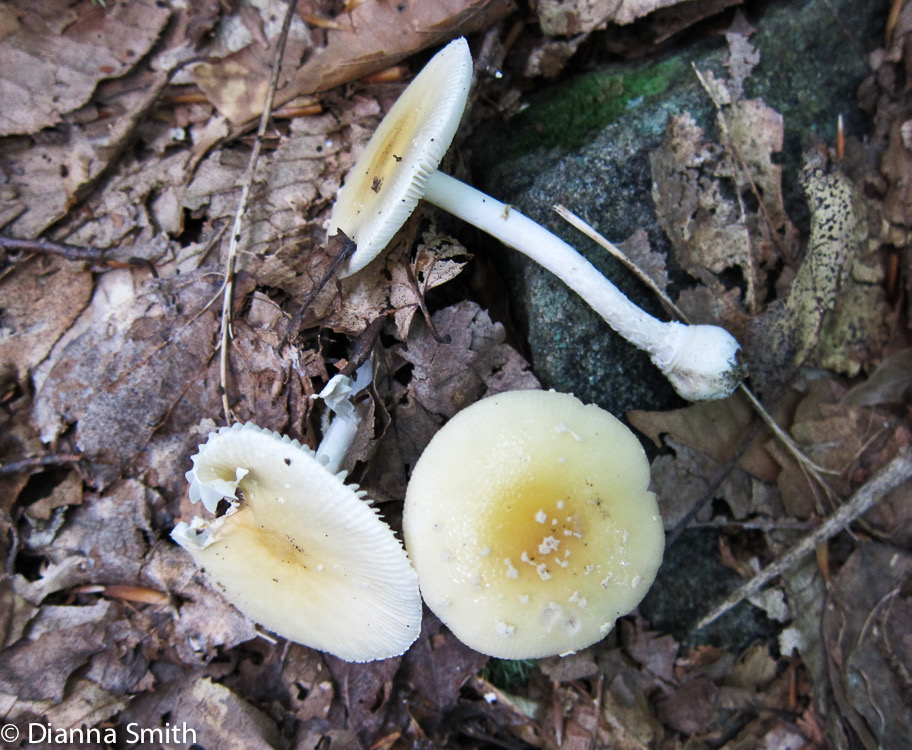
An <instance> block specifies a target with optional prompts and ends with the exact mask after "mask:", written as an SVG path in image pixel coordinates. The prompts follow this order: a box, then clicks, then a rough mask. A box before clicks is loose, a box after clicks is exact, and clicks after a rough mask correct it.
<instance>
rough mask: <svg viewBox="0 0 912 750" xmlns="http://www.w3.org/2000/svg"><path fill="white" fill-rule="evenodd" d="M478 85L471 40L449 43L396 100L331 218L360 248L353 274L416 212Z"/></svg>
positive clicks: (349, 269) (346, 271)
mask: <svg viewBox="0 0 912 750" xmlns="http://www.w3.org/2000/svg"><path fill="white" fill-rule="evenodd" d="M471 82H472V55H471V53H470V52H469V45H468V43H467V42H466V40H465V39H462V38H460V39H456V40H455V41H452V42H450V43H449V44H448V45H447V46H446V47H444V48H443V49H442V50H441V51H440V52H438V53H437V54H436V55H434V57H433V58H432V59H431V61H430V62H429V63H428V64H427V65H426V66H425V67H424V69H422V71H421V72H420V73H419V74H418V75H417V76H416V77H415V79H414V80H413V81H412V82H411V83H410V84H409V86H408V87H407V88H406V90H405V91H404V92H403V93H402V95H401V96H400V97H399V98H398V99H397V100H396V103H395V104H394V105H393V106H392V108H391V109H390V111H389V112H388V113H387V115H386V117H384V118H383V122H381V123H380V126H379V127H378V128H377V130H376V132H375V133H374V135H373V136H372V137H371V139H370V141H369V142H368V144H367V147H366V148H365V149H364V152H363V153H362V154H361V156H360V157H359V159H358V161H357V162H356V163H355V165H354V166H353V167H352V168H351V171H350V172H349V173H348V175H347V177H346V178H345V184H344V185H343V186H342V188H341V189H340V190H339V194H338V197H337V198H336V203H335V205H334V206H333V211H332V215H331V216H330V219H329V235H333V234H335V233H336V230H338V229H341V230H342V231H343V232H344V233H345V234H346V235H347V236H348V237H349V239H351V240H353V241H354V242H355V243H356V244H357V249H356V250H355V253H354V255H352V257H351V259H350V260H349V263H348V266H347V267H346V268H345V269H344V271H343V272H342V273H341V274H340V275H341V276H349V275H351V274H353V273H355V272H356V271H358V270H360V269H361V268H363V267H364V266H366V265H367V264H368V263H369V262H370V261H371V260H373V258H374V257H376V256H377V254H378V253H380V252H381V251H382V250H383V249H384V248H385V247H386V245H387V243H388V242H389V241H390V240H391V239H392V237H393V235H394V234H395V233H396V232H397V231H398V230H399V227H401V226H402V224H403V223H404V222H405V220H406V219H407V218H408V217H409V216H410V215H411V213H412V211H414V210H415V206H416V205H417V204H418V201H419V200H420V199H421V196H422V195H423V194H424V185H425V183H426V182H427V179H428V177H430V175H431V174H432V173H433V172H434V171H435V170H436V169H437V165H438V164H440V160H441V159H442V158H443V155H444V154H445V153H446V150H447V149H448V148H449V146H450V142H451V141H452V140H453V136H454V135H455V134H456V129H457V128H458V127H459V121H460V120H461V119H462V113H463V111H464V110H465V106H466V99H467V97H468V94H469V86H470V84H471Z"/></svg>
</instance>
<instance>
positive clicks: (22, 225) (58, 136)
mask: <svg viewBox="0 0 912 750" xmlns="http://www.w3.org/2000/svg"><path fill="white" fill-rule="evenodd" d="M51 5H63V3H56V2H55V3H50V4H48V7H50V6H51ZM146 6H149V7H151V8H152V10H153V11H155V13H154V14H153V17H156V15H157V14H159V13H162V12H164V13H165V14H166V16H165V19H166V20H167V19H168V18H171V21H172V22H171V23H169V24H168V27H167V29H168V31H167V33H166V34H165V36H164V37H163V38H162V39H161V40H160V43H159V47H158V48H156V50H155V53H154V57H152V58H150V59H149V61H148V62H146V63H144V64H143V65H142V66H139V67H137V68H136V69H135V70H133V71H131V72H129V73H128V74H127V75H124V76H122V77H121V78H118V79H115V80H110V81H104V82H102V83H101V84H100V85H99V86H98V87H97V88H96V87H94V85H93V88H95V91H94V93H93V92H92V90H89V92H88V94H91V95H92V100H91V101H89V102H87V103H85V104H84V105H83V106H81V107H80V108H79V109H76V110H74V111H72V112H68V113H67V114H64V115H63V116H62V120H63V122H62V123H61V124H60V125H59V126H58V127H57V128H53V129H46V130H43V131H41V132H37V133H34V134H29V135H27V136H23V137H20V138H8V139H5V140H3V141H0V156H2V158H3V161H4V163H5V164H6V165H7V167H6V169H5V173H6V174H7V176H8V178H9V184H8V185H7V186H6V187H5V188H4V195H3V198H4V200H3V203H4V206H5V210H2V211H0V225H5V224H7V223H10V228H9V230H8V231H9V232H10V233H11V234H12V235H14V236H17V237H27V238H31V237H34V236H37V235H38V234H40V233H41V232H43V231H44V230H46V229H47V228H48V227H49V226H51V225H52V224H55V223H65V224H67V225H74V226H71V227H70V229H69V232H67V233H66V234H69V235H70V236H69V238H68V239H69V240H70V241H71V242H72V243H74V244H80V243H84V244H93V243H95V244H99V245H101V246H102V247H108V246H110V245H112V244H116V243H117V240H112V241H109V242H107V243H104V242H97V243H96V242H95V241H96V239H100V236H99V234H96V235H95V236H89V238H87V239H85V238H81V237H76V236H75V235H73V234H72V232H73V230H74V229H75V228H78V226H80V225H81V224H83V223H85V222H86V221H87V219H88V216H87V215H85V214H80V215H79V216H78V217H74V216H72V215H70V216H68V215H67V214H68V212H69V211H70V209H71V208H72V207H73V205H74V204H77V203H79V202H80V201H81V200H83V199H84V198H85V196H86V193H88V192H89V191H90V189H91V188H92V187H93V186H94V185H95V183H96V182H97V180H98V178H99V177H100V176H101V175H102V174H106V173H107V172H108V170H109V169H110V167H111V165H112V163H114V161H115V160H116V158H117V157H119V156H120V155H121V154H122V153H123V151H124V149H125V148H126V147H127V146H128V145H131V144H133V142H134V138H133V136H134V135H135V133H136V130H137V128H138V127H139V125H140V122H141V121H143V122H144V124H145V126H148V123H149V121H148V119H146V120H143V118H145V116H146V115H147V114H148V112H149V109H150V108H151V107H152V105H153V104H154V103H155V102H156V101H157V100H158V98H159V96H160V95H161V93H162V91H163V90H164V87H165V85H166V84H167V82H168V71H170V70H171V69H172V68H173V67H174V66H176V65H178V64H179V63H180V62H182V60H183V59H184V58H186V57H187V56H189V55H190V54H196V52H195V45H196V43H197V42H198V41H199V39H198V37H197V36H196V35H198V34H203V33H205V31H206V29H207V28H208V27H209V26H210V25H211V24H212V23H213V22H214V16H213V14H211V13H209V14H208V15H207V14H206V12H205V11H207V10H208V8H207V7H206V4H203V3H195V4H194V5H193V10H192V11H191V10H188V9H183V10H180V11H174V10H171V9H167V10H165V11H163V10H161V9H159V10H155V8H156V7H157V6H156V5H155V4H153V3H151V2H150V1H147V0H137V1H136V2H134V3H132V5H131V4H126V3H125V4H122V5H118V6H117V7H118V11H119V10H120V9H121V8H127V7H129V8H134V7H135V8H138V9H139V10H140V11H141V12H142V13H146V11H145V10H143V8H144V7H146ZM109 11H110V9H106V8H103V7H101V6H100V5H97V4H94V3H92V4H91V5H90V4H89V3H88V2H84V3H81V4H80V6H79V9H78V10H75V11H74V12H75V13H77V14H80V15H82V14H86V15H87V16H89V17H90V18H91V19H95V20H94V21H91V23H93V24H95V26H97V25H98V15H99V14H102V15H107V14H108V12H109ZM127 12H129V11H127ZM66 23H69V20H67V21H65V23H64V25H66ZM48 33H50V32H47V31H46V32H45V36H47V35H48ZM95 33H97V28H96V29H94V30H93V31H92V34H95ZM112 33H114V34H116V30H114V31H112ZM51 36H53V35H51ZM129 40H130V35H129V34H126V35H125V38H124V40H123V41H124V42H126V43H129ZM43 43H44V44H45V45H52V44H53V41H52V39H50V38H48V39H45V40H44V42H43ZM94 43H95V42H94V41H93V44H94ZM111 43H112V44H114V45H115V46H117V44H118V43H117V42H116V41H112V42H111ZM99 46H102V47H103V46H104V45H99ZM0 47H2V42H0ZM133 51H134V52H136V51H137V50H133ZM47 59H53V58H47ZM138 59H139V58H137V60H138ZM133 62H134V63H135V62H136V60H134V61H133ZM98 77H99V78H103V77H105V76H103V75H99V76H98ZM159 130H161V131H166V132H168V133H169V136H168V137H170V138H174V137H175V136H174V133H175V129H173V128H171V127H170V124H169V126H168V127H166V126H164V125H163V124H159ZM27 132H29V133H31V131H27ZM178 132H181V129H178ZM183 137H184V136H183V135H181V136H179V139H180V138H183ZM143 167H144V168H146V169H148V168H149V164H148V163H147V162H144V163H143V165H142V166H141V167H140V169H142V168H143ZM152 171H153V173H156V172H157V171H158V166H157V165H156V169H154V170H152ZM108 195H109V198H108V199H109V200H111V198H112V197H113V196H116V195H117V191H116V189H113V190H109V191H108ZM131 198H132V199H133V202H131V200H130V199H131ZM144 198H145V196H136V195H135V194H134V195H133V196H129V197H128V198H127V200H126V201H123V202H122V203H121V204H120V205H119V208H120V211H119V212H118V219H119V222H120V223H121V224H128V225H130V226H128V227H127V228H125V229H124V231H123V232H121V233H119V234H117V235H116V236H117V237H118V238H123V237H125V236H131V241H133V242H137V241H138V242H140V243H149V244H152V243H151V240H152V233H151V232H148V233H147V236H146V237H139V236H137V235H136V234H132V235H131V229H132V224H133V222H132V221H130V220H129V219H128V217H131V218H132V217H133V216H134V215H135V214H137V213H139V214H142V213H144V211H143V208H142V204H143V202H144ZM146 224H147V225H148V224H149V222H147V223H146ZM108 234H109V235H112V236H113V235H115V233H114V232H112V231H111V230H110V229H109V231H108ZM135 254H140V255H143V257H150V256H152V255H153V253H146V252H143V253H135Z"/></svg>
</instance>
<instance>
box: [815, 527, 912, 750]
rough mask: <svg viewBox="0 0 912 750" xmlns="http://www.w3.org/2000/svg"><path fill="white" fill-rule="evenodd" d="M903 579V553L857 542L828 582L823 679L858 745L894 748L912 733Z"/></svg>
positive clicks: (906, 563) (910, 567)
mask: <svg viewBox="0 0 912 750" xmlns="http://www.w3.org/2000/svg"><path fill="white" fill-rule="evenodd" d="M910 578H912V558H910V556H909V555H908V554H906V553H905V552H903V551H901V550H898V549H896V548H894V547H890V546H887V545H883V544H863V545H861V546H860V547H859V548H858V549H857V550H856V551H855V552H854V553H853V554H852V556H851V557H850V558H849V559H848V561H847V562H846V564H845V565H844V566H843V568H842V569H841V570H840V572H839V574H838V575H837V576H836V578H835V579H834V580H833V581H832V584H831V588H830V595H829V597H828V606H827V608H826V610H825V611H824V616H823V624H822V627H823V637H824V642H825V643H826V647H827V651H828V654H829V670H830V681H831V684H832V686H833V689H834V691H836V694H837V700H839V699H840V698H842V699H843V700H844V701H845V703H844V704H843V705H842V706H841V707H842V708H843V710H844V716H845V717H846V718H847V719H848V721H849V722H850V723H851V724H852V727H853V728H854V729H855V731H856V732H858V734H859V736H860V737H861V739H862V742H863V744H864V746H865V747H880V748H884V750H901V749H902V748H904V747H905V746H906V745H907V744H908V739H909V736H910V735H912V709H910V705H909V702H908V701H907V700H906V697H905V690H906V687H907V684H908V675H909V671H910V669H912V649H910V648H909V640H910V633H909V627H910V622H912V620H910V617H912V602H910V600H909V596H908V585H909V581H910Z"/></svg>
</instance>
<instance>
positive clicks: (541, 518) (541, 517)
mask: <svg viewBox="0 0 912 750" xmlns="http://www.w3.org/2000/svg"><path fill="white" fill-rule="evenodd" d="M535 520H536V521H538V522H539V523H545V521H547V520H548V514H547V513H545V511H544V510H539V511H538V513H536V514H535Z"/></svg>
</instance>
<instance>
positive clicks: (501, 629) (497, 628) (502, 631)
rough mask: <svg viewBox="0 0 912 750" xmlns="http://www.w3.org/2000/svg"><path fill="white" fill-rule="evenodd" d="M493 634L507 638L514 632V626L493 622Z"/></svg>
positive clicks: (500, 621) (502, 622)
mask: <svg viewBox="0 0 912 750" xmlns="http://www.w3.org/2000/svg"><path fill="white" fill-rule="evenodd" d="M494 632H495V633H497V635H499V636H500V637H501V638H509V637H510V636H511V635H513V634H514V633H515V632H516V626H515V625H511V624H510V623H508V622H504V621H503V620H495V621H494Z"/></svg>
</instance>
